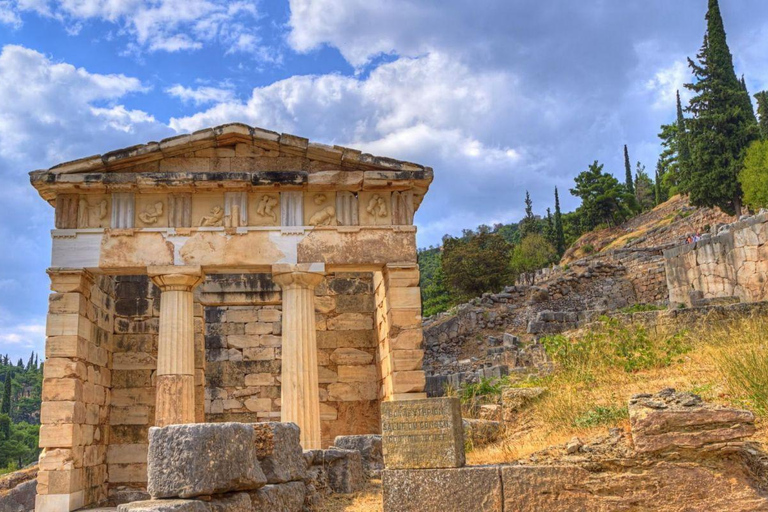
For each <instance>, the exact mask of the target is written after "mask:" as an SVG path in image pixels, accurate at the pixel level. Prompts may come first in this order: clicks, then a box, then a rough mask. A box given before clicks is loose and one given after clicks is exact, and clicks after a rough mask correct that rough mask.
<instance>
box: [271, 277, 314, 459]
mask: <svg viewBox="0 0 768 512" xmlns="http://www.w3.org/2000/svg"><path fill="white" fill-rule="evenodd" d="M324 270H325V268H324V266H323V265H322V264H313V265H307V264H302V265H275V266H274V267H272V274H273V275H272V278H273V280H274V281H275V282H276V283H277V284H278V285H280V287H281V288H282V290H283V350H282V357H283V360H282V369H281V397H280V398H281V401H280V403H281V407H280V421H283V422H289V421H290V422H293V423H296V424H297V425H298V426H299V428H300V429H301V445H302V447H304V449H305V450H314V449H319V448H321V446H320V394H319V391H318V385H317V383H318V375H317V340H316V336H315V292H314V289H315V286H317V285H318V284H319V283H320V281H322V279H323V271H324Z"/></svg>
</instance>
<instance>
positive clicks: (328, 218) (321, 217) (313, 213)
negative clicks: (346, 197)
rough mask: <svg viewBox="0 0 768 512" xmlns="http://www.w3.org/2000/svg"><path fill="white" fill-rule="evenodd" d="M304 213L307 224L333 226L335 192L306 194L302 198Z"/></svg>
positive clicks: (334, 218)
mask: <svg viewBox="0 0 768 512" xmlns="http://www.w3.org/2000/svg"><path fill="white" fill-rule="evenodd" d="M304 215H305V217H306V224H307V225H308V226H333V225H334V224H336V194H335V193H334V192H320V193H315V194H307V195H306V196H305V199H304Z"/></svg>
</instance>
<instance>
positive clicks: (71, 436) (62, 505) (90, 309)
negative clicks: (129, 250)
mask: <svg viewBox="0 0 768 512" xmlns="http://www.w3.org/2000/svg"><path fill="white" fill-rule="evenodd" d="M50 277H51V290H52V291H53V293H52V294H51V295H50V297H49V313H48V319H47V325H46V336H47V338H46V350H45V356H46V361H45V369H44V375H43V377H44V380H43V393H42V400H43V402H42V405H41V412H40V420H41V427H40V447H41V448H43V452H42V454H41V456H40V472H39V473H38V484H37V493H38V496H37V510H40V511H43V512H47V511H51V512H53V511H56V512H61V511H68V510H75V509H77V508H80V507H82V506H85V505H89V504H95V503H99V502H100V501H102V500H104V499H105V498H106V496H107V486H106V482H107V469H108V468H107V462H108V456H107V444H108V442H109V431H108V430H109V427H108V422H109V416H110V407H109V404H110V392H109V387H110V384H111V379H112V376H111V372H110V369H109V363H110V360H111V357H112V349H113V347H112V331H113V326H114V294H115V290H114V281H113V280H112V279H111V278H109V277H104V276H96V277H95V276H92V275H91V274H90V273H88V272H84V271H71V272H68V271H58V272H54V271H52V272H50Z"/></svg>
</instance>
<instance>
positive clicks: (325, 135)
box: [0, 0, 768, 358]
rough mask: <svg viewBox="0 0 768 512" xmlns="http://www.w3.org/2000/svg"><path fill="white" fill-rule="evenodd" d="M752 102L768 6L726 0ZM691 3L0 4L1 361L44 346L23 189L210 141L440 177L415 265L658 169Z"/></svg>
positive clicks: (23, 0)
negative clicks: (72, 171) (178, 139)
mask: <svg viewBox="0 0 768 512" xmlns="http://www.w3.org/2000/svg"><path fill="white" fill-rule="evenodd" d="M721 4H722V10H723V14H724V18H725V24H726V29H727V31H728V36H729V43H730V45H731V49H732V50H733V52H734V55H735V62H736V67H737V72H738V73H740V74H741V73H744V74H745V75H746V79H747V84H748V87H749V89H750V91H751V92H753V93H754V92H757V91H759V90H764V89H768V54H767V53H766V52H765V48H768V2H765V1H764V0H721ZM705 10H706V1H705V0H675V1H674V2H670V1H669V0H623V1H621V2H616V1H610V0H582V1H579V2H573V1H568V0H552V1H549V2H541V1H539V0H480V1H469V0H462V1H460V0H269V1H267V0H261V1H259V0H250V1H247V0H235V1H228V2H225V1H223V0H60V1H56V0H0V178H2V184H3V186H2V187H0V212H2V216H0V219H2V220H0V240H2V241H3V247H4V250H1V251H0V269H2V270H0V353H5V352H8V353H10V354H11V355H12V356H14V357H15V358H18V357H26V356H27V355H28V353H29V351H30V350H32V349H35V350H41V349H42V347H43V343H44V339H43V333H44V323H45V311H46V306H47V295H48V278H47V276H46V274H45V269H46V268H47V266H48V263H49V258H50V242H49V230H50V229H51V227H52V225H53V216H52V211H51V208H50V207H49V206H48V205H47V204H45V203H44V202H43V201H42V200H41V199H40V198H39V197H37V195H36V193H35V192H34V190H32V188H31V187H30V186H29V182H28V177H27V173H28V172H29V171H30V170H34V169H39V168H47V167H50V166H51V165H54V164H56V163H58V162H61V161H64V160H69V159H73V158H78V157H82V156H86V155H91V154H95V153H101V152H104V151H108V150H110V149H116V148H120V147H125V146H129V145H133V144H137V143H142V142H146V141H149V140H157V139H158V138H162V137H166V136H170V135H173V134H176V133H180V132H185V131H191V130H196V129H200V128H203V127H205V126H211V125H217V124H222V123H226V122H235V121H240V122H246V123H248V124H252V125H257V126H262V127H264V128H268V129H272V130H277V131H284V132H289V133H295V134H297V135H302V136H305V137H309V138H310V139H313V140H317V141H321V142H326V143H333V144H342V145H348V146H353V147H359V148H360V149H363V150H366V151H370V152H372V153H375V154H380V155H386V156H391V157H395V158H402V159H408V160H413V161H416V162H419V163H423V164H426V165H430V166H432V167H433V168H434V169H435V182H434V184H433V186H432V189H431V191H430V193H429V195H428V196H427V198H426V200H425V202H424V204H423V205H422V207H421V210H420V211H419V213H418V214H417V218H416V221H417V224H418V226H419V235H418V236H419V245H420V246H427V245H430V244H438V243H439V241H440V239H441V237H442V235H443V234H445V233H451V234H458V233H460V232H461V229H463V228H473V227H475V226H477V225H478V224H481V223H486V224H493V223H496V222H512V221H516V220H518V219H519V218H520V217H521V216H522V213H523V198H524V195H525V190H526V189H527V190H530V192H531V197H532V199H533V202H534V209H535V210H536V212H537V213H539V214H542V213H544V211H545V208H546V207H548V206H552V201H553V197H552V194H553V189H554V187H555V186H557V187H559V188H560V190H561V194H560V196H561V199H562V201H563V205H564V207H565V209H567V210H570V209H572V208H573V207H575V206H576V201H575V200H574V198H572V197H570V196H569V195H568V193H567V190H568V188H569V187H570V186H571V185H572V182H573V177H574V176H575V175H576V174H577V173H578V172H580V171H582V170H584V169H586V167H587V165H588V164H589V163H591V162H592V161H593V160H595V159H599V160H600V161H601V162H603V163H605V164H606V169H607V170H610V171H611V172H613V173H615V174H616V175H617V176H623V154H622V148H623V145H624V144H628V145H629V149H630V156H631V159H632V161H633V162H635V161H638V160H640V161H642V162H643V164H645V166H646V167H647V168H648V169H649V170H652V169H653V168H654V165H655V162H656V158H657V156H658V153H659V144H658V140H657V138H656V134H657V133H658V129H659V125H660V124H661V123H664V122H669V121H670V120H671V119H673V117H674V94H675V91H676V90H677V89H678V88H680V87H681V85H682V83H684V82H685V81H686V80H688V79H689V73H688V70H687V66H686V61H685V59H686V57H687V56H693V55H695V53H696V51H697V50H698V48H699V46H700V45H701V41H702V36H703V33H704V27H705V22H704V13H705Z"/></svg>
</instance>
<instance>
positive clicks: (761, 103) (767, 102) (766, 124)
mask: <svg viewBox="0 0 768 512" xmlns="http://www.w3.org/2000/svg"><path fill="white" fill-rule="evenodd" d="M755 99H756V100H757V115H758V117H759V118H760V135H761V136H762V137H763V139H768V91H762V92H759V93H757V94H755Z"/></svg>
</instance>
